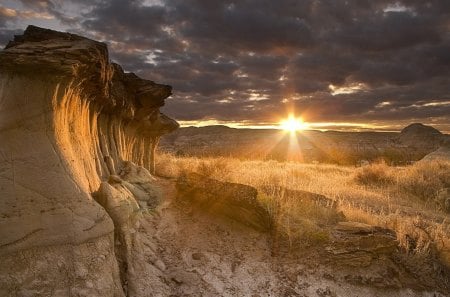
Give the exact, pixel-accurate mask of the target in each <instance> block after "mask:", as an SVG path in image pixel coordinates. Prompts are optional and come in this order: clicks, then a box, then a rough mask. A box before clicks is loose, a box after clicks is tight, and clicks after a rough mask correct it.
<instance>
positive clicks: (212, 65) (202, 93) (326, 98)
mask: <svg viewBox="0 0 450 297" xmlns="http://www.w3.org/2000/svg"><path fill="white" fill-rule="evenodd" d="M28 24H33V25H37V26H41V27H47V28H51V29H56V30H60V31H69V32H72V33H76V34H79V35H83V36H86V37H89V38H93V39H96V40H100V41H103V42H106V43H107V44H108V47H109V51H110V57H111V59H112V60H113V61H114V62H117V63H119V64H121V65H122V66H123V68H124V69H125V70H126V71H131V72H135V73H136V74H138V75H139V76H141V77H143V78H146V79H150V80H153V81H155V82H159V83H164V84H169V85H171V86H172V87H173V93H174V94H173V95H172V96H171V98H170V99H168V100H167V101H166V106H164V107H163V108H162V111H163V112H164V113H166V114H168V115H169V116H171V117H173V118H175V119H177V120H178V121H180V122H181V123H182V124H183V125H190V124H197V125H206V124H228V125H230V126H249V127H270V126H273V125H276V124H277V123H278V122H279V121H280V120H281V119H282V118H285V117H287V115H288V114H289V113H292V112H293V113H295V114H296V116H301V117H302V118H303V120H304V121H306V122H308V123H310V126H311V127H312V128H320V129H340V130H364V129H376V130H392V131H394V130H399V129H401V128H402V127H404V126H406V125H408V124H410V123H412V122H422V123H425V124H430V125H433V126H434V127H436V128H438V129H440V130H441V131H444V132H447V133H450V1H448V0H432V1H427V0H403V1H385V0H377V1H373V0H348V1H341V0H277V1H274V0H239V1H228V0H225V1H216V0H167V1H163V0H110V1H105V0H103V1H98V0H66V1H63V0H16V1H11V0H0V45H1V46H4V45H6V43H7V42H8V40H11V39H12V38H13V35H14V34H21V32H22V31H23V30H24V29H25V28H26V26H27V25H28Z"/></svg>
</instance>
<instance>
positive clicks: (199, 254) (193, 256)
mask: <svg viewBox="0 0 450 297" xmlns="http://www.w3.org/2000/svg"><path fill="white" fill-rule="evenodd" d="M202 257H203V254H201V253H193V254H192V259H194V260H197V261H198V260H201V259H202Z"/></svg>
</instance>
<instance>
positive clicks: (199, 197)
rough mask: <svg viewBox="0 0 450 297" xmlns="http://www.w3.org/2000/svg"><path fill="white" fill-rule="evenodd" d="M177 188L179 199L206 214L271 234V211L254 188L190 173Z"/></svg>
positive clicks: (181, 180) (184, 176)
mask: <svg viewBox="0 0 450 297" xmlns="http://www.w3.org/2000/svg"><path fill="white" fill-rule="evenodd" d="M176 188H177V192H178V199H181V200H184V201H188V202H189V203H190V204H191V205H193V206H194V207H198V208H200V209H201V210H202V211H203V212H207V213H211V214H213V215H218V216H222V217H227V218H229V219H232V220H234V221H236V222H239V223H241V224H243V225H246V226H248V227H250V228H253V229H256V230H259V231H268V230H269V229H270V227H271V225H272V222H271V217H270V215H269V213H268V211H267V210H266V209H265V208H264V207H263V206H262V205H261V204H260V202H259V201H258V199H257V196H258V191H257V190H256V189H255V188H253V187H251V186H248V185H243V184H237V183H229V182H221V181H218V180H215V179H212V178H208V177H205V176H202V175H200V174H197V173H187V174H183V175H181V176H180V177H179V178H178V181H177V184H176Z"/></svg>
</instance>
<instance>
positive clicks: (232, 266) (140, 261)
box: [129, 179, 446, 297]
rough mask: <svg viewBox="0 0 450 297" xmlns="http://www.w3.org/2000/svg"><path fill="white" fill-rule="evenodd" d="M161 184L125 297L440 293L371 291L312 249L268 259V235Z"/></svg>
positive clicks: (162, 181)
mask: <svg viewBox="0 0 450 297" xmlns="http://www.w3.org/2000/svg"><path fill="white" fill-rule="evenodd" d="M159 184H160V186H161V188H162V189H163V191H164V194H165V195H164V197H165V198H164V201H163V202H162V203H161V204H160V205H159V206H158V207H157V209H156V210H155V211H154V212H151V213H148V214H145V216H144V219H143V220H142V222H141V226H140V228H139V230H138V232H137V234H136V242H137V243H138V244H137V245H136V248H135V257H134V261H135V263H133V265H132V266H133V270H134V271H133V272H132V273H133V274H134V277H133V278H134V279H133V284H130V288H129V295H131V296H133V295H134V296H251V297H254V296H405V297H406V296H446V295H444V294H441V293H438V292H425V291H421V292H420V291H415V290H412V289H402V288H392V287H391V288H389V287H384V283H383V281H381V282H379V283H378V286H377V287H376V288H375V287H373V286H362V285H354V284H350V283H349V282H347V281H343V279H344V278H345V277H346V275H345V273H339V270H340V268H339V267H331V266H329V267H327V266H326V265H325V266H324V265H322V264H319V261H318V258H319V257H320V254H319V253H317V252H315V251H313V250H305V251H298V252H296V253H291V254H289V255H275V256H274V255H273V253H272V248H271V246H272V244H271V240H270V235H269V234H264V233H258V232H256V231H253V230H251V229H248V228H246V227H243V226H241V225H239V224H237V223H234V222H230V221H225V220H223V219H220V218H214V217H211V216H210V215H205V214H202V213H199V212H198V211H197V210H194V209H192V208H191V207H189V206H188V205H182V204H180V203H179V202H177V201H176V200H175V197H176V190H175V187H174V182H173V181H172V180H168V179H159ZM372 270H373V269H372ZM375 270H376V269H375ZM380 271H384V270H383V269H381V270H380ZM380 271H379V272H377V271H366V272H364V271H359V272H358V271H355V273H362V274H363V273H366V274H371V275H376V274H377V273H382V272H380ZM347 277H348V274H347ZM380 278H382V276H380Z"/></svg>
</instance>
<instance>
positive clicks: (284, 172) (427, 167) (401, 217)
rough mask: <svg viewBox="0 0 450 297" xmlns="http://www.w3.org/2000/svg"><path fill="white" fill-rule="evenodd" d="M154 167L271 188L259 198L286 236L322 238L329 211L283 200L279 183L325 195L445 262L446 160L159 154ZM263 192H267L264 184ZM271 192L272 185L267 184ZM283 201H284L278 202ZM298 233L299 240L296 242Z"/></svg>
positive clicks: (448, 258)
mask: <svg viewBox="0 0 450 297" xmlns="http://www.w3.org/2000/svg"><path fill="white" fill-rule="evenodd" d="M156 159H157V160H158V164H157V166H156V168H157V174H158V175H160V176H165V177H177V176H179V175H180V174H181V173H183V172H185V171H194V172H197V173H200V174H203V175H205V176H208V177H211V178H214V179H218V180H222V181H228V182H235V183H242V184H247V185H251V186H254V187H255V188H257V189H258V190H261V189H268V188H269V189H270V188H272V189H274V190H273V191H272V193H273V194H269V195H266V194H262V193H261V192H262V191H259V192H260V194H259V199H260V200H261V202H262V203H263V204H264V205H266V207H267V208H268V209H269V211H270V212H271V214H272V215H273V217H274V221H275V222H276V224H277V226H276V227H277V230H279V231H280V232H282V233H283V234H284V235H287V237H288V238H289V239H290V241H291V242H297V241H298V242H302V243H303V244H305V243H307V244H310V245H311V244H314V243H317V242H320V241H322V240H325V241H326V240H327V229H326V228H323V226H324V224H326V223H327V221H329V220H330V219H332V218H328V217H327V216H329V215H330V214H331V213H330V212H323V211H317V210H311V209H305V208H304V206H302V205H297V203H294V201H286V199H280V198H282V197H280V195H283V192H282V191H277V189H279V188H288V189H292V190H304V191H309V192H314V193H318V194H322V195H325V196H327V197H328V198H330V199H332V200H334V201H335V202H336V204H337V205H338V210H339V211H342V213H343V214H344V215H345V218H346V220H349V221H358V222H362V223H368V224H372V225H378V226H382V227H386V228H390V229H393V230H395V231H396V232H397V239H398V241H399V246H400V247H401V248H403V249H404V250H405V251H407V252H408V253H412V254H428V255H429V254H430V253H437V254H439V256H440V257H442V258H443V259H444V260H445V262H447V263H450V221H449V216H448V213H446V212H445V211H444V210H443V205H442V203H441V202H440V201H438V197H439V191H441V190H442V189H444V188H446V187H450V162H417V163H415V164H413V165H409V166H405V167H391V166H388V165H386V164H385V163H377V164H371V165H366V166H362V167H350V166H340V165H328V164H302V163H296V162H278V161H259V160H238V159H233V158H224V157H218V158H198V157H175V156H173V155H170V154H166V153H160V154H159V156H158V157H157V158H156ZM265 192H266V193H267V191H265ZM269 192H270V191H269ZM280 201H283V202H280ZM296 239H299V240H297V241H296Z"/></svg>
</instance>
